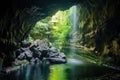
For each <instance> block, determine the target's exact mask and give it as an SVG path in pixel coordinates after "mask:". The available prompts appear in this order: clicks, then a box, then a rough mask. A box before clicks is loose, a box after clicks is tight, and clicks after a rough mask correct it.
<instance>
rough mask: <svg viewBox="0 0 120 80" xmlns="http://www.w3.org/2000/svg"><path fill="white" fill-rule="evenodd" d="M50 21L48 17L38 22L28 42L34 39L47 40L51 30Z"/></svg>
mask: <svg viewBox="0 0 120 80" xmlns="http://www.w3.org/2000/svg"><path fill="white" fill-rule="evenodd" d="M50 19H51V18H50V17H47V18H45V19H42V20H40V21H38V22H37V23H36V24H35V26H34V27H33V29H32V30H31V32H30V35H29V37H28V40H29V41H32V40H35V39H44V38H47V37H48V36H49V34H50V29H51V23H50Z"/></svg>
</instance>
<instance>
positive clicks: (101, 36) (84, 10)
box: [77, 0, 120, 64]
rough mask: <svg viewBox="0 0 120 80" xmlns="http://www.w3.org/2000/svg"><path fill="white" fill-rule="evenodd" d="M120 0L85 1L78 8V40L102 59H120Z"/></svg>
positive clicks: (111, 60)
mask: <svg viewBox="0 0 120 80" xmlns="http://www.w3.org/2000/svg"><path fill="white" fill-rule="evenodd" d="M119 7H120V1H119V0H115V1H114V0H97V1H90V0H88V1H86V2H85V3H84V4H80V5H78V6H77V8H78V16H79V19H78V23H79V24H78V29H79V31H77V33H78V38H79V40H78V42H79V44H80V45H83V46H85V47H87V48H88V49H89V50H93V51H95V52H96V53H95V54H96V55H98V56H102V57H103V58H104V61H106V62H111V63H115V64H118V63H119V61H120V12H119V9H118V8H119Z"/></svg>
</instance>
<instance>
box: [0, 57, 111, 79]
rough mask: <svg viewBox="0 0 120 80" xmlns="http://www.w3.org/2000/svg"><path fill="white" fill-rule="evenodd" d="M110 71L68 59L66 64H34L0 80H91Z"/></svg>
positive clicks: (81, 61) (80, 59) (72, 58)
mask: <svg viewBox="0 0 120 80" xmlns="http://www.w3.org/2000/svg"><path fill="white" fill-rule="evenodd" d="M109 71H110V69H108V68H106V67H103V66H98V65H96V64H93V63H90V62H89V61H85V60H83V59H82V58H81V57H78V56H76V57H70V58H68V60H67V63H66V64H56V65H49V64H47V63H46V62H45V63H43V64H34V65H27V66H24V67H21V68H20V70H18V71H17V72H13V73H9V74H7V75H3V76H2V77H1V79H0V80H93V78H95V77H98V76H100V75H102V74H105V73H107V72H109Z"/></svg>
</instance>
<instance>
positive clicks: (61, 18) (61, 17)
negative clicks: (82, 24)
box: [51, 10, 71, 48]
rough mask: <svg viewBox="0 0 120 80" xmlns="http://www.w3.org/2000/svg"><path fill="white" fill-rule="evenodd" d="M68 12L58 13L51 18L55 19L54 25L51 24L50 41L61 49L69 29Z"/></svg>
mask: <svg viewBox="0 0 120 80" xmlns="http://www.w3.org/2000/svg"><path fill="white" fill-rule="evenodd" d="M69 15H70V11H69V10H66V11H58V12H57V13H56V14H55V15H54V16H53V17H55V18H56V22H54V23H55V25H54V24H53V29H52V30H51V32H52V35H53V37H52V39H53V44H54V45H55V46H58V47H59V48H61V46H62V45H63V44H64V43H65V41H66V37H67V35H68V32H69V30H70V29H71V27H70V23H69V22H70V20H69Z"/></svg>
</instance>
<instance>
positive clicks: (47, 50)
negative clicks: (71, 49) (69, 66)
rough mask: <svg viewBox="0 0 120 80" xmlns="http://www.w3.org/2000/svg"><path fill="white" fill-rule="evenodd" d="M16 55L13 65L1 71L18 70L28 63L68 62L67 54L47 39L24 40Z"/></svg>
mask: <svg viewBox="0 0 120 80" xmlns="http://www.w3.org/2000/svg"><path fill="white" fill-rule="evenodd" d="M15 55H16V58H15V61H14V62H12V64H13V66H10V67H6V68H4V69H2V70H1V71H0V73H10V72H13V71H17V70H18V69H19V68H20V66H23V65H26V64H37V63H41V64H42V63H44V62H47V63H48V64H62V63H66V62H67V59H66V56H65V54H64V53H62V52H60V51H59V50H58V49H57V48H55V47H53V46H51V45H50V43H49V42H48V41H47V40H46V39H43V40H35V41H33V42H32V43H29V42H27V41H23V42H22V43H21V46H20V48H19V49H17V50H16V52H15Z"/></svg>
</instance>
